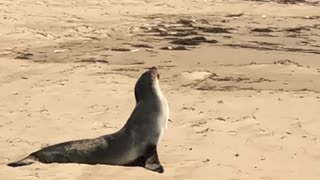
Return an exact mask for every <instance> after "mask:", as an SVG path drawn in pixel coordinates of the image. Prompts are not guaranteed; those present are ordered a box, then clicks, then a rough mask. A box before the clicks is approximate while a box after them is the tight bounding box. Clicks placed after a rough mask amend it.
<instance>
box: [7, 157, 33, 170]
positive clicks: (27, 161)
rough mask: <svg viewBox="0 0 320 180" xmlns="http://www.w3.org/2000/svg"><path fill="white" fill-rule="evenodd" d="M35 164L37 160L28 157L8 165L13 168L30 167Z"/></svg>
mask: <svg viewBox="0 0 320 180" xmlns="http://www.w3.org/2000/svg"><path fill="white" fill-rule="evenodd" d="M34 162H35V159H34V158H33V157H32V156H28V157H26V158H23V159H21V160H19V161H16V162H12V163H9V164H7V165H8V166H11V167H19V166H26V165H30V164H33V163H34Z"/></svg>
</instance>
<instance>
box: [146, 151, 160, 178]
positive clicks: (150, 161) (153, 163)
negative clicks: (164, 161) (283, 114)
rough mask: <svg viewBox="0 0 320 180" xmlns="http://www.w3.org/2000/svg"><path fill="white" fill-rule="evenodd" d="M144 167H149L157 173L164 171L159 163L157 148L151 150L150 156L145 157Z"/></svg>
mask: <svg viewBox="0 0 320 180" xmlns="http://www.w3.org/2000/svg"><path fill="white" fill-rule="evenodd" d="M144 167H145V168H146V169H149V170H151V171H156V172H158V173H163V172H164V168H163V166H162V165H161V163H160V160H159V157H158V152H157V149H155V150H154V151H153V153H152V154H151V156H149V157H148V158H147V159H146V162H145V164H144Z"/></svg>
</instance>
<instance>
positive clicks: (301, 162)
mask: <svg viewBox="0 0 320 180" xmlns="http://www.w3.org/2000/svg"><path fill="white" fill-rule="evenodd" d="M319 12H320V2H319V1H308V0H307V1H303V0H300V1H297V2H296V3H295V1H293V0H292V1H289V0H288V1H285V0H278V1H270V0H266V1H258V0H257V1H254V0H252V1H249V0H248V1H246V0H227V1H223V0H190V1H184V0H174V1H173V0H171V1H170V0H160V1H152V0H108V1H107V0H99V1H98V0H91V1H82V0H72V1H62V0H54V1H50V0H36V1H31V0H18V1H10V0H2V1H0V27H1V28H0V39H1V40H0V99H1V101H0V132H1V135H0V147H1V148H0V179H1V180H34V179H46V180H60V179H66V180H86V179H90V180H100V179H101V180H102V179H117V180H120V179H132V180H136V179H139V180H140V179H141V178H146V179H154V180H156V179H168V180H169V179H183V180H187V179H190V180H191V179H192V180H194V179H207V180H209V179H210V180H211V179H215V180H253V179H256V180H288V179H290V180H301V179H308V180H317V179H319V177H320V171H319V167H320V144H319V143H320V142H319V139H318V138H319V137H320V119H319V110H320V14H319ZM151 66H156V67H157V68H158V69H159V73H160V86H161V88H162V91H163V93H164V95H165V96H166V97H167V99H168V102H169V106H170V119H171V120H172V121H171V122H170V123H169V125H168V126H169V127H168V131H167V132H166V134H165V136H164V138H163V139H162V141H161V143H160V144H159V149H158V152H159V156H160V160H161V162H162V163H163V165H164V168H165V172H164V173H163V174H158V173H154V172H151V171H147V170H145V169H143V168H135V167H118V166H107V165H84V164H55V163H54V164H41V163H36V164H33V165H30V166H25V167H21V168H12V167H8V166H7V165H6V164H7V163H9V162H11V161H15V160H18V159H20V158H22V157H24V156H26V155H28V154H29V153H31V152H33V151H35V150H38V149H39V148H41V147H45V146H48V145H52V144H55V143H59V142H64V141H69V140H76V139H83V138H94V137H98V136H101V135H104V134H108V133H112V132H115V131H117V130H118V129H119V128H121V127H122V126H123V125H124V123H125V122H126V120H127V118H128V117H129V115H130V113H131V112H132V110H133V108H134V106H135V99H134V94H133V92H134V91H133V90H134V85H135V83H136V81H137V79H138V78H139V76H140V75H141V73H143V72H144V71H145V70H146V68H149V67H151Z"/></svg>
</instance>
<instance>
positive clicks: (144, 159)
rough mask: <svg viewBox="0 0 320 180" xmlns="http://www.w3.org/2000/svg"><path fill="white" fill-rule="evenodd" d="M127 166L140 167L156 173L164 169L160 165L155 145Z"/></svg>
mask: <svg viewBox="0 0 320 180" xmlns="http://www.w3.org/2000/svg"><path fill="white" fill-rule="evenodd" d="M127 166H140V167H144V168H146V169H148V170H151V171H155V172H158V173H163V172H164V168H163V166H162V165H161V163H160V160H159V157H158V152H157V146H155V145H153V146H150V147H149V148H147V150H146V151H145V153H144V154H143V155H142V156H140V157H139V158H137V159H136V160H135V161H133V162H131V163H130V164H127Z"/></svg>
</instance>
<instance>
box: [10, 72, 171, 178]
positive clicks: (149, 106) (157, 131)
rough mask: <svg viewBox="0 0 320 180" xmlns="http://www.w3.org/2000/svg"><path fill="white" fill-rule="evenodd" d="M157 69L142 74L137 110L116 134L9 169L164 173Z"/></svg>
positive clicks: (163, 111) (165, 112) (46, 152)
mask: <svg viewBox="0 0 320 180" xmlns="http://www.w3.org/2000/svg"><path fill="white" fill-rule="evenodd" d="M158 77H159V75H158V73H157V69H156V68H151V69H150V70H149V71H147V72H145V73H144V74H143V75H142V76H141V77H140V78H139V80H138V82H137V83H136V86H135V97H136V102H137V104H136V106H135V108H134V110H133V112H132V114H131V116H130V117H129V119H128V121H127V122H126V124H125V125H124V126H123V128H122V129H120V130H119V131H117V132H115V133H113V134H108V135H104V136H100V137H97V138H94V139H83V140H76V141H69V142H64V143H60V144H56V145H52V146H49V147H46V148H43V149H40V150H39V151H36V152H33V153H31V154H30V155H29V156H28V157H26V158H24V159H22V160H20V161H17V162H13V163H9V164H8V165H9V166H13V167H16V166H23V165H28V164H32V163H33V162H34V161H40V162H43V163H54V162H56V163H85V164H110V165H126V166H131V165H132V166H143V167H145V168H147V169H150V170H153V171H157V172H163V167H162V165H161V164H160V161H159V159H158V154H157V144H158V142H159V139H160V138H161V136H162V135H163V133H164V130H165V129H166V127H167V121H168V119H169V108H168V103H167V100H166V98H165V97H164V96H163V95H162V93H161V90H160V87H159V82H158V81H159V80H158Z"/></svg>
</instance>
